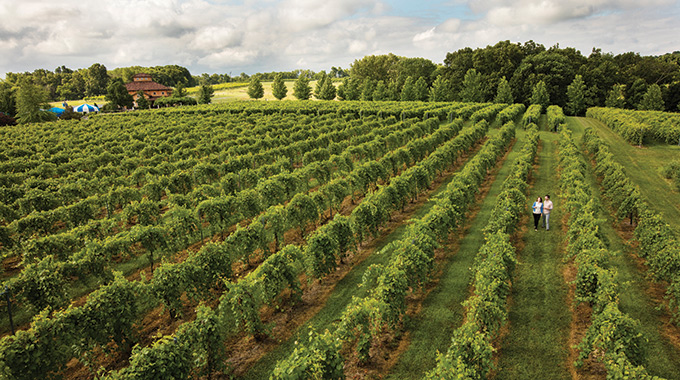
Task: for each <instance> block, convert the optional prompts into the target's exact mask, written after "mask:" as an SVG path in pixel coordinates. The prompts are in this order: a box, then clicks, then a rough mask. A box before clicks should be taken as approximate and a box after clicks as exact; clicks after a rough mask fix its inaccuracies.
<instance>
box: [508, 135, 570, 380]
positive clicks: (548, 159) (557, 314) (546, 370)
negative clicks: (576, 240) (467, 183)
mask: <svg viewBox="0 0 680 380" xmlns="http://www.w3.org/2000/svg"><path fill="white" fill-rule="evenodd" d="M558 136H559V135H558V134H555V133H552V132H547V131H541V132H540V145H539V153H538V165H537V166H535V167H534V171H533V173H532V178H533V185H532V187H531V188H530V190H529V193H528V195H527V198H528V199H527V216H529V214H528V213H529V212H530V211H529V205H530V203H532V202H533V201H534V200H535V199H536V198H537V197H539V196H540V197H544V196H545V195H546V194H549V195H550V197H551V199H552V201H553V203H554V205H555V206H554V207H555V208H554V210H553V212H552V213H551V217H550V231H546V230H545V228H540V227H539V229H538V231H534V228H533V218H529V217H526V218H524V219H523V220H524V221H525V223H524V224H525V226H524V227H525V228H526V232H524V236H523V237H522V242H521V244H523V245H524V248H523V249H521V250H519V251H518V261H519V263H518V265H517V268H516V270H515V274H514V278H513V283H512V288H511V298H510V299H511V301H510V313H509V322H508V326H509V333H508V335H507V336H505V338H503V340H502V342H501V347H500V350H499V363H498V370H497V374H496V378H497V379H513V380H517V379H553V380H555V379H569V378H570V375H569V370H568V367H567V366H568V365H569V364H568V363H567V356H568V354H569V348H568V338H569V325H570V322H571V314H570V312H569V305H568V301H567V292H568V287H567V284H566V283H565V282H564V279H563V276H562V270H563V266H564V264H563V263H562V256H563V255H562V248H561V247H563V246H564V244H565V241H564V239H565V237H564V233H563V232H562V226H561V221H560V219H561V218H562V215H563V210H564V209H563V203H564V200H563V199H561V198H560V197H558V189H559V186H558V179H557V173H556V170H557V164H558V162H557V148H558V145H557V140H558ZM523 230H524V229H522V230H520V234H521V233H522V231H523Z"/></svg>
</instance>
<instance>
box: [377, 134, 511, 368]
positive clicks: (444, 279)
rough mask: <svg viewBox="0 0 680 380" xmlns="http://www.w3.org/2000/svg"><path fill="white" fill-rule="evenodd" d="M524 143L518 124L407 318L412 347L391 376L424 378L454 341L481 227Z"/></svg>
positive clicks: (479, 241) (461, 316)
mask: <svg viewBox="0 0 680 380" xmlns="http://www.w3.org/2000/svg"><path fill="white" fill-rule="evenodd" d="M523 143H524V131H523V130H521V129H520V128H518V129H517V131H516V141H515V143H514V146H513V148H512V150H511V151H510V153H509V154H508V156H507V158H506V160H505V162H504V163H503V165H502V167H501V169H500V170H499V171H498V173H497V174H496V178H495V179H494V181H493V183H492V185H491V188H490V189H489V192H488V195H487V196H486V197H485V198H484V200H483V202H481V204H480V205H479V206H478V207H477V208H478V211H477V212H476V214H474V212H475V210H472V212H473V214H474V216H473V218H471V219H470V220H468V221H467V223H466V224H467V228H466V230H465V231H462V232H461V233H460V235H459V234H456V235H452V237H451V239H452V240H453V239H459V238H460V240H459V249H458V251H457V252H455V254H453V255H452V256H451V257H450V260H449V261H448V262H447V263H446V265H445V267H444V268H443V270H442V275H441V277H440V278H439V282H438V284H437V286H436V287H435V288H434V289H433V290H432V291H431V292H430V293H429V294H428V295H427V297H426V298H425V300H424V301H423V304H422V310H421V311H420V313H419V314H418V315H417V316H416V317H414V318H411V319H410V320H407V321H406V323H405V327H406V329H407V330H409V333H410V343H409V348H408V350H406V351H405V352H404V353H403V354H402V355H401V357H400V358H399V360H398V361H397V364H396V365H395V366H394V368H393V369H392V371H391V372H390V374H389V376H388V377H387V378H388V379H395V380H396V379H421V378H423V376H424V375H425V372H427V371H429V370H431V369H432V368H434V367H435V366H436V364H437V363H436V358H437V352H438V351H439V352H442V353H445V352H446V350H447V349H448V347H449V346H450V345H451V336H452V335H453V330H455V329H456V328H458V327H459V326H460V325H461V324H462V323H463V306H462V303H463V301H465V300H466V299H467V298H468V297H469V295H470V294H469V290H468V288H469V285H470V281H471V273H470V267H472V265H473V262H474V258H475V255H476V254H477V251H479V248H480V247H481V246H482V244H484V236H483V234H482V229H483V228H484V227H485V226H486V224H487V222H488V221H489V216H490V215H491V211H492V210H493V207H494V205H495V202H496V198H497V197H498V194H499V193H500V190H501V185H502V184H503V181H505V179H506V178H507V176H508V175H509V174H510V169H511V167H512V163H513V162H514V161H515V159H516V157H517V155H518V154H519V151H520V150H521V148H522V144H523ZM461 236H462V238H461ZM451 243H454V242H451ZM449 245H451V246H452V245H454V244H449Z"/></svg>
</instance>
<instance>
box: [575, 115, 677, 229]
mask: <svg viewBox="0 0 680 380" xmlns="http://www.w3.org/2000/svg"><path fill="white" fill-rule="evenodd" d="M577 120H578V122H579V123H580V125H588V126H591V127H593V128H595V130H596V131H597V133H598V134H599V136H600V137H601V138H602V139H603V140H604V141H605V142H606V143H607V145H609V149H610V150H611V152H612V153H613V154H614V159H615V160H616V162H618V163H619V164H621V165H623V166H624V168H625V169H626V175H627V176H628V177H629V178H630V179H631V180H632V181H633V182H634V183H635V184H637V185H638V186H639V187H640V192H641V193H642V196H643V197H644V198H646V199H647V201H648V202H649V205H650V207H652V208H653V209H654V210H655V211H657V212H659V213H660V214H661V215H663V216H664V217H665V218H664V219H665V221H666V222H667V223H668V224H670V225H671V227H673V229H674V230H675V233H676V234H677V235H680V193H678V191H677V190H675V188H674V186H673V185H672V184H671V183H670V181H669V180H667V179H665V178H663V177H662V176H661V173H660V169H661V167H663V166H664V165H665V164H667V163H668V162H670V161H672V160H677V159H678V158H680V146H678V145H668V144H651V145H646V146H644V147H642V148H638V147H637V146H632V145H630V144H628V143H627V142H625V141H624V140H623V139H622V138H621V137H620V136H619V135H617V134H616V133H614V132H613V131H612V130H611V129H609V128H608V127H607V126H605V125H604V124H602V123H600V122H599V121H597V120H594V119H589V118H577ZM579 141H580V140H579Z"/></svg>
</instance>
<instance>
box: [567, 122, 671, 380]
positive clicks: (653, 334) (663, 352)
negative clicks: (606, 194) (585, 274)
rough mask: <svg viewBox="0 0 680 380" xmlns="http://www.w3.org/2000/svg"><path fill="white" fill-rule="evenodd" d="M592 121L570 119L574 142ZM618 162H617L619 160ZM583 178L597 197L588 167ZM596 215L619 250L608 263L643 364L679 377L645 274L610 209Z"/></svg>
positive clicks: (612, 245) (612, 246) (662, 318)
mask: <svg viewBox="0 0 680 380" xmlns="http://www.w3.org/2000/svg"><path fill="white" fill-rule="evenodd" d="M592 122H595V123H598V122H597V121H594V120H592V119H585V118H570V123H569V124H570V127H571V129H572V131H574V137H575V140H576V141H577V143H580V139H581V135H582V134H583V126H584V125H592ZM596 127H598V129H600V128H606V127H604V126H596ZM601 135H602V134H601ZM610 148H612V151H613V150H614V149H613V147H612V146H610ZM631 148H633V149H637V148H634V147H631ZM619 162H621V161H620V160H619ZM632 170H636V169H628V170H627V171H626V173H627V174H628V175H630V173H631V171H632ZM637 170H642V169H637ZM647 170H649V169H647ZM654 174H656V173H655V172H653V173H651V174H650V173H648V174H647V176H651V175H654ZM641 175H642V174H641ZM631 178H632V177H631ZM586 179H587V180H588V182H589V184H590V185H591V189H592V190H593V195H594V196H596V197H598V198H599V199H601V194H600V187H599V184H598V183H597V181H596V179H595V176H594V175H593V172H592V170H589V171H588V176H587V178H586ZM641 187H642V186H641ZM641 190H642V189H641ZM676 211H677V206H676ZM600 216H601V217H602V218H605V219H606V223H602V224H601V228H602V232H603V234H604V236H605V237H606V241H607V243H608V244H609V247H608V248H609V250H610V251H611V252H615V253H619V254H618V255H617V256H615V257H613V258H612V260H611V265H612V267H613V268H615V269H616V271H617V272H618V282H619V284H621V285H622V286H621V290H620V292H619V294H620V297H621V298H620V300H621V310H622V311H623V312H624V313H627V314H629V315H630V316H631V317H633V318H635V319H636V320H639V321H640V323H641V331H642V334H643V336H644V337H645V338H647V340H648V343H647V345H646V350H647V363H646V364H645V367H646V368H647V370H648V372H649V373H650V374H651V375H655V376H661V377H664V378H666V379H680V349H679V348H678V346H675V345H673V343H671V341H670V340H669V339H668V338H667V337H666V336H665V335H664V334H663V331H664V329H665V328H667V326H665V323H666V316H665V314H666V312H665V311H664V310H657V306H658V304H657V302H656V301H654V300H653V299H652V298H651V297H650V295H649V293H648V292H647V290H648V289H649V286H650V283H649V280H648V279H646V278H645V273H643V272H642V271H640V270H639V269H638V266H637V264H636V262H635V259H634V258H633V256H632V255H630V250H631V248H630V246H629V245H628V244H626V243H625V242H624V240H623V239H622V238H621V235H619V233H618V232H617V230H616V229H615V226H617V225H618V223H617V222H616V221H615V220H614V219H613V218H612V214H611V212H610V211H609V210H608V209H607V208H606V207H604V206H603V210H602V212H601V213H600ZM678 222H680V221H678ZM676 338H677V337H676Z"/></svg>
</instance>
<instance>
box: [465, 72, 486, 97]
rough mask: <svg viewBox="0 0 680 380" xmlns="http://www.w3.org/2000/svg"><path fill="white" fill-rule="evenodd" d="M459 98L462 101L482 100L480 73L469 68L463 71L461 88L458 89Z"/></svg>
mask: <svg viewBox="0 0 680 380" xmlns="http://www.w3.org/2000/svg"><path fill="white" fill-rule="evenodd" d="M460 100H461V101H463V102H475V103H480V102H483V101H484V93H483V92H482V75H481V74H480V73H478V72H477V70H475V69H470V70H468V71H467V72H466V73H465V78H464V79H463V89H462V90H461V91H460Z"/></svg>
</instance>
